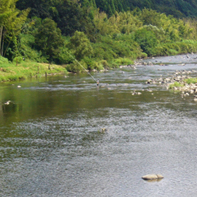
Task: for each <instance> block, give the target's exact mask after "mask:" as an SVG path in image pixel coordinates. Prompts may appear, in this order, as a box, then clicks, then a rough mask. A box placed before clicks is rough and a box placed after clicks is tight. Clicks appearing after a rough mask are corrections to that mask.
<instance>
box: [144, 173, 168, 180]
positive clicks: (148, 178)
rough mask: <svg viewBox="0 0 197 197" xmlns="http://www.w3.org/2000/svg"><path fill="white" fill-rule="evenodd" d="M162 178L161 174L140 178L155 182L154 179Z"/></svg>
mask: <svg viewBox="0 0 197 197" xmlns="http://www.w3.org/2000/svg"><path fill="white" fill-rule="evenodd" d="M163 178H164V177H163V176H162V175H161V174H147V175H145V176H143V177H142V179H144V180H155V179H163Z"/></svg>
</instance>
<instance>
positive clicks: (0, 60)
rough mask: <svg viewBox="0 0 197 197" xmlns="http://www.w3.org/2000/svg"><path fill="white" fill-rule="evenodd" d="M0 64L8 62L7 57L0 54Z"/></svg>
mask: <svg viewBox="0 0 197 197" xmlns="http://www.w3.org/2000/svg"><path fill="white" fill-rule="evenodd" d="M0 64H8V59H7V58H5V57H2V56H0Z"/></svg>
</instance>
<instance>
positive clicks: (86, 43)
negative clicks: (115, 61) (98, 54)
mask: <svg viewBox="0 0 197 197" xmlns="http://www.w3.org/2000/svg"><path fill="white" fill-rule="evenodd" d="M70 47H71V49H72V50H73V51H74V55H75V57H76V58H77V59H78V60H81V59H83V58H84V57H86V56H87V57H90V56H91V55H92V54H93V48H92V46H91V44H90V40H89V39H88V38H87V36H86V35H85V34H84V33H83V32H79V31H76V32H75V34H74V35H73V36H72V37H71V39H70Z"/></svg>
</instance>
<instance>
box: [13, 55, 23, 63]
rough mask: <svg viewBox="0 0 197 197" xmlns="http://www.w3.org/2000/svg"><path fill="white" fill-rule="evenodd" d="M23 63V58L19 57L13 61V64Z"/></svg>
mask: <svg viewBox="0 0 197 197" xmlns="http://www.w3.org/2000/svg"><path fill="white" fill-rule="evenodd" d="M22 61H23V57H21V56H18V57H15V58H14V59H13V62H14V63H16V64H20V63H21V62H22Z"/></svg>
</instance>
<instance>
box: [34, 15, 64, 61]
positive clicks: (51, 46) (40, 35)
mask: <svg viewBox="0 0 197 197" xmlns="http://www.w3.org/2000/svg"><path fill="white" fill-rule="evenodd" d="M35 44H36V45H37V47H38V49H39V50H41V51H42V52H43V53H44V54H45V55H46V56H48V60H49V61H50V62H51V61H52V59H55V58H57V57H58V54H59V52H60V47H61V46H63V44H64V40H63V39H62V37H61V30H60V29H59V28H57V24H56V23H55V22H54V21H53V20H51V19H49V18H46V19H44V20H43V21H42V24H41V26H40V27H39V28H38V31H37V33H36V34H35Z"/></svg>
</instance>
